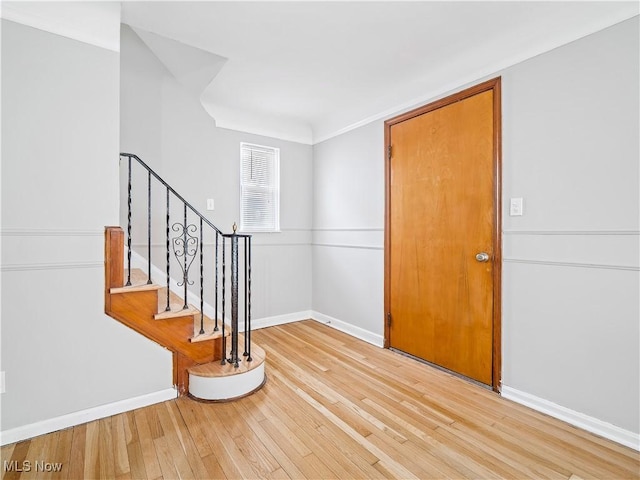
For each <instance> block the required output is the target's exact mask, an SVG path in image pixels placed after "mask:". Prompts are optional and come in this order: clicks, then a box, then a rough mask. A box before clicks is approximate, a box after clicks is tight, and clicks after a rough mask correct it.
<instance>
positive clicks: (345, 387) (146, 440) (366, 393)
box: [2, 321, 640, 480]
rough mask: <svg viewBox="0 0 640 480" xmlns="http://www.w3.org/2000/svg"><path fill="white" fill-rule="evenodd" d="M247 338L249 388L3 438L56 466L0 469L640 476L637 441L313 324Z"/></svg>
mask: <svg viewBox="0 0 640 480" xmlns="http://www.w3.org/2000/svg"><path fill="white" fill-rule="evenodd" d="M253 340H254V341H255V342H257V343H258V344H260V345H261V346H263V348H265V351H267V364H266V374H267V377H268V381H267V383H266V385H265V386H264V387H263V388H262V389H261V390H259V391H257V392H255V393H254V394H253V395H250V396H248V397H245V398H242V399H238V400H236V401H234V402H231V403H201V402H196V401H194V400H192V399H189V398H179V399H176V400H171V401H168V402H164V403H161V404H157V405H152V406H149V407H145V408H142V409H138V410H135V411H133V412H126V413H123V414H119V415H115V416H113V417H109V418H104V419H101V420H98V421H95V422H90V423H87V424H83V425H78V426H76V427H73V428H69V429H67V430H62V431H59V432H54V433H52V434H49V435H44V436H41V437H36V438H33V439H31V440H27V441H24V442H19V443H16V444H11V445H6V446H4V447H2V456H3V462H4V461H8V462H17V463H16V465H22V462H25V461H30V462H32V463H33V462H35V461H36V460H39V461H46V462H60V463H63V464H64V465H63V469H62V471H61V472H56V473H55V474H54V473H51V474H44V475H43V474H39V475H36V474H35V472H19V471H15V469H13V471H8V469H7V470H5V471H3V472H2V480H4V479H18V478H46V479H49V478H63V479H74V480H75V479H85V478H87V479H90V478H104V479H113V478H115V479H119V480H126V479H129V478H130V479H166V480H169V479H174V478H202V479H209V478H214V479H239V478H247V479H257V478H275V479H295V480H297V479H307V478H308V479H325V478H345V479H387V478H398V479H400V478H402V479H405V478H425V479H426V478H474V479H478V478H482V479H489V478H509V479H523V478H533V479H543V478H549V479H554V480H567V479H571V480H582V479H591V478H602V479H613V478H616V479H618V478H620V479H638V480H640V453H639V452H637V451H635V450H632V449H629V448H627V447H624V446H622V445H619V444H616V443H614V442H611V441H608V440H606V439H604V438H601V437H598V436H595V435H592V434H590V433H589V432H586V431H584V430H580V429H578V428H576V427H573V426H571V425H568V424H566V423H564V422H561V421H559V420H557V419H555V418H552V417H549V416H547V415H543V414H541V413H539V412H536V411H534V410H531V409H529V408H527V407H524V406H523V405H519V404H516V403H514V402H511V401H509V400H505V399H504V398H501V397H500V396H499V395H497V394H495V393H493V392H491V391H489V390H487V389H484V388H481V387H478V386H477V385H474V384H472V383H469V382H466V381H464V380H462V379H460V378H458V377H455V376H453V375H450V374H448V373H446V372H443V371H441V370H438V369H436V368H433V367H431V366H429V365H426V364H423V363H420V362H417V361H415V360H414V359H411V358H409V357H407V356H404V355H401V354H399V353H396V352H393V351H390V350H384V349H381V348H377V347H375V346H373V345H370V344H367V343H365V342H362V341H360V340H357V339H355V338H353V337H350V336H349V335H347V334H345V333H343V332H339V331H337V330H334V329H332V328H330V327H328V326H326V325H322V324H320V323H318V322H315V321H303V322H298V323H293V324H286V325H281V326H277V327H270V328H266V329H262V330H256V331H255V332H254V333H253ZM265 346H266V347H265ZM10 465H13V463H10Z"/></svg>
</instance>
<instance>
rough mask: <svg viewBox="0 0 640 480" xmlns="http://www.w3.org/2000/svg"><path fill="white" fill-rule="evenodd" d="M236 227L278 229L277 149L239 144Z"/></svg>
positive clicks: (278, 169)
mask: <svg viewBox="0 0 640 480" xmlns="http://www.w3.org/2000/svg"><path fill="white" fill-rule="evenodd" d="M240 230H241V231H244V232H276V231H279V230H280V149H279V148H272V147H263V146H260V145H252V144H250V143H241V144H240Z"/></svg>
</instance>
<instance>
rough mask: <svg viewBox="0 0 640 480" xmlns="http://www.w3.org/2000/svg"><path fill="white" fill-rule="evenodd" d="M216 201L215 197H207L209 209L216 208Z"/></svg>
mask: <svg viewBox="0 0 640 480" xmlns="http://www.w3.org/2000/svg"><path fill="white" fill-rule="evenodd" d="M215 208H216V207H215V202H214V201H213V198H207V210H215Z"/></svg>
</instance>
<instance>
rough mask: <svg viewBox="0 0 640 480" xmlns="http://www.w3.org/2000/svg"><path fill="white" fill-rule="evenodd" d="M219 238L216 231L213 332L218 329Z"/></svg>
mask: <svg viewBox="0 0 640 480" xmlns="http://www.w3.org/2000/svg"><path fill="white" fill-rule="evenodd" d="M219 238H220V234H219V233H218V232H216V259H215V262H216V289H215V293H214V296H215V299H214V301H215V307H214V308H215V312H214V316H215V327H214V328H213V331H214V332H217V331H218V239H219Z"/></svg>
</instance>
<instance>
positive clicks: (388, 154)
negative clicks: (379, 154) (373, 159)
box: [387, 145, 391, 160]
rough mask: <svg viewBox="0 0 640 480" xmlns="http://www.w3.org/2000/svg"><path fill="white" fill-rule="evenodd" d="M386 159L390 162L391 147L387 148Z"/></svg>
mask: <svg viewBox="0 0 640 480" xmlns="http://www.w3.org/2000/svg"><path fill="white" fill-rule="evenodd" d="M387 158H388V159H389V160H391V145H388V146H387Z"/></svg>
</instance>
